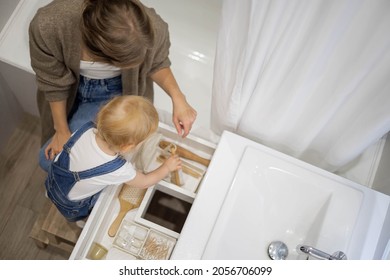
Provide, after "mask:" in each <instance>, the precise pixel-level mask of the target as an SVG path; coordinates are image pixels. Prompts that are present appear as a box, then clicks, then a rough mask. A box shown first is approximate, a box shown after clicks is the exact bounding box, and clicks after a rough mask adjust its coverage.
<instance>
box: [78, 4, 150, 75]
mask: <svg viewBox="0 0 390 280" xmlns="http://www.w3.org/2000/svg"><path fill="white" fill-rule="evenodd" d="M80 27H81V34H82V40H83V44H84V46H85V47H86V48H87V51H88V52H89V54H90V55H91V57H92V58H94V59H96V61H99V62H105V63H109V64H112V65H114V66H117V67H120V68H126V67H134V66H137V65H139V64H141V63H142V62H143V60H144V57H145V54H146V51H147V49H148V48H151V47H152V44H153V39H154V31H153V26H152V23H151V21H150V19H149V17H148V15H147V13H146V12H145V8H144V6H143V5H142V4H141V3H140V2H139V1H138V0H85V8H84V10H83V14H82V19H81V25H80Z"/></svg>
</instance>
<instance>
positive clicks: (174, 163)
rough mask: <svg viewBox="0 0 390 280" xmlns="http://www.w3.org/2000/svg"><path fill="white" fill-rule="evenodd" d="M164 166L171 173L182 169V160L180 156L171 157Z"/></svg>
mask: <svg viewBox="0 0 390 280" xmlns="http://www.w3.org/2000/svg"><path fill="white" fill-rule="evenodd" d="M164 165H165V166H166V167H167V168H168V170H169V172H172V171H176V170H178V169H181V159H180V158H179V156H178V155H173V156H170V157H169V158H168V159H167V160H166V161H165V162H164Z"/></svg>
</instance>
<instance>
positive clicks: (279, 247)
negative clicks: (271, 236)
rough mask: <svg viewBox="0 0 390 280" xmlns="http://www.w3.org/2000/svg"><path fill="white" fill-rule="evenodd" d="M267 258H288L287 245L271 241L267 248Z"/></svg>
mask: <svg viewBox="0 0 390 280" xmlns="http://www.w3.org/2000/svg"><path fill="white" fill-rule="evenodd" d="M268 256H269V257H270V258H271V260H285V259H286V258H287V256H288V248H287V245H286V244H284V243H283V242H282V241H273V242H271V243H270V244H269V246H268Z"/></svg>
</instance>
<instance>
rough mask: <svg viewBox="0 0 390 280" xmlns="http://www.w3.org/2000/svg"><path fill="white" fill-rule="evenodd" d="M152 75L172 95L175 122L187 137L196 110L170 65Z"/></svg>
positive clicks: (180, 131) (178, 130)
mask: <svg viewBox="0 0 390 280" xmlns="http://www.w3.org/2000/svg"><path fill="white" fill-rule="evenodd" d="M151 77H152V79H153V81H154V82H156V83H157V84H158V85H159V86H160V87H161V88H162V89H163V90H164V91H165V92H166V93H167V94H168V95H169V96H170V97H171V99H172V104H173V114H172V121H173V124H174V125H175V127H176V130H177V133H179V135H181V136H182V137H183V138H184V137H186V136H187V135H188V133H190V130H191V128H192V124H193V123H194V122H195V119H196V111H195V110H194V109H193V108H192V107H191V106H190V104H188V102H187V100H186V98H185V96H184V94H183V93H182V92H181V90H180V88H179V86H178V84H177V82H176V79H175V77H174V76H173V74H172V71H171V69H170V68H169V67H168V68H163V69H160V70H159V71H157V72H155V73H154V74H153V75H152V76H151Z"/></svg>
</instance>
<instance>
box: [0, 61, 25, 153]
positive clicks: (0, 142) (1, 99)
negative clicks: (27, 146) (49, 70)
mask: <svg viewBox="0 0 390 280" xmlns="http://www.w3.org/2000/svg"><path fill="white" fill-rule="evenodd" d="M1 64H2V62H0V67H1ZM22 116H23V110H22V107H21V106H20V105H19V103H18V101H17V100H16V98H15V96H14V95H13V93H12V91H11V89H10V88H9V87H8V85H7V83H6V81H5V80H4V77H3V76H2V75H1V72H0V152H2V151H4V148H5V145H6V144H7V142H8V139H9V137H10V136H11V134H12V132H13V131H14V129H15V127H16V126H17V125H18V122H19V121H20V119H21V117H22Z"/></svg>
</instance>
